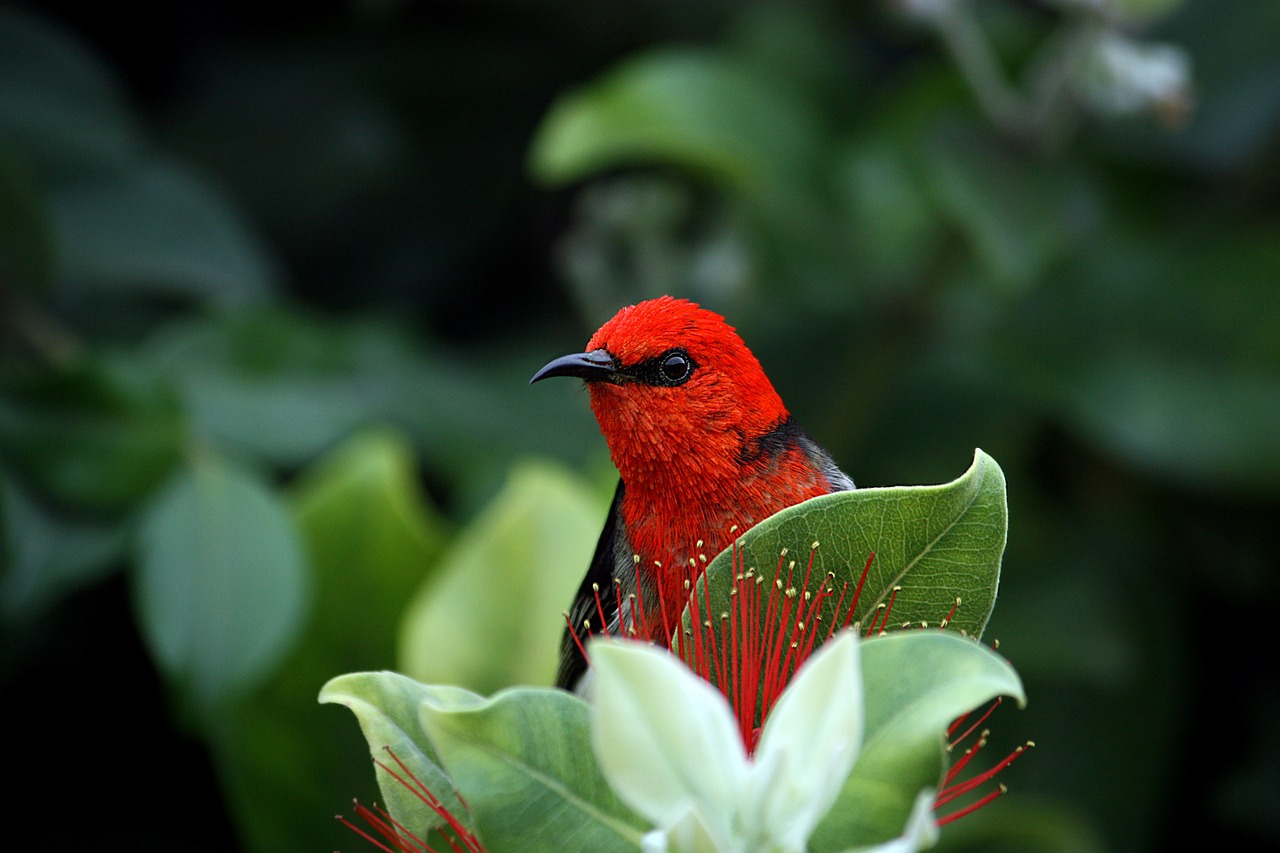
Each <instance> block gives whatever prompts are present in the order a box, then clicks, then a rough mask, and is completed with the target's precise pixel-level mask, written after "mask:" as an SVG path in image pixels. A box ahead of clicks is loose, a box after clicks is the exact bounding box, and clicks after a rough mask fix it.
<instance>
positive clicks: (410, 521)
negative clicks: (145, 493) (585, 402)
mask: <svg viewBox="0 0 1280 853" xmlns="http://www.w3.org/2000/svg"><path fill="white" fill-rule="evenodd" d="M293 508H294V515H295V517H296V519H297V523H298V525H299V527H300V528H301V531H302V536H303V540H304V543H305V545H306V547H307V551H308V552H309V553H310V557H311V561H310V562H311V566H312V572H313V574H312V588H313V596H312V606H311V608H310V611H309V614H308V616H309V618H308V621H307V623H306V626H305V628H304V629H303V630H302V631H301V634H300V637H299V639H298V642H297V643H296V645H295V646H294V649H293V651H292V652H291V653H290V654H289V655H288V656H287V657H286V658H285V659H284V661H283V662H282V664H281V665H280V666H279V667H278V668H277V671H276V673H275V675H274V676H273V677H272V678H271V679H269V680H268V681H266V682H265V683H263V684H262V685H261V686H260V687H259V689H257V690H256V691H254V692H253V693H252V694H251V695H250V696H249V697H247V699H246V701H245V702H244V703H243V704H242V705H240V706H239V707H238V708H237V709H236V711H235V713H234V714H229V715H227V716H225V717H223V718H222V719H220V720H219V721H218V725H217V726H216V728H215V729H214V730H213V731H211V733H210V734H211V737H212V739H213V740H214V741H215V742H216V743H217V744H218V750H217V754H218V756H219V759H220V760H219V770H220V772H221V774H222V776H223V779H224V789H225V790H226V792H227V796H228V799H229V801H230V805H231V807H232V811H233V813H234V815H235V818H236V820H237V823H238V824H239V826H240V829H241V832H242V835H243V836H244V837H245V838H246V839H248V840H247V842H246V843H247V844H248V846H250V847H251V848H252V849H254V850H258V851H264V853H265V851H269V850H270V851H274V850H284V849H291V848H292V849H304V848H305V849H331V848H333V847H334V845H335V844H336V843H337V841H336V840H335V839H340V838H343V837H344V836H345V833H346V830H345V829H342V828H341V827H338V826H336V825H335V824H332V823H330V822H328V821H325V820H320V821H317V820H316V819H315V816H316V815H329V814H333V813H335V812H343V813H346V812H347V809H348V807H349V805H350V802H351V800H352V798H353V797H355V798H360V799H361V800H362V801H364V802H365V803H369V802H371V801H372V800H373V794H372V790H373V789H372V785H371V784H370V780H372V779H373V775H372V774H371V773H370V772H369V770H370V767H369V760H368V754H369V750H367V749H366V747H365V743H364V741H363V740H362V739H361V738H360V736H359V734H358V733H357V732H356V731H355V730H354V729H353V728H352V726H351V724H350V720H349V719H347V718H346V717H345V716H344V715H342V714H337V713H332V712H329V711H328V709H320V708H317V707H316V705H315V696H316V690H317V688H318V687H319V685H321V684H323V683H324V682H325V681H326V680H327V679H329V678H331V677H332V676H333V675H334V674H335V673H340V672H356V671H363V670H372V669H377V668H389V667H391V666H392V664H393V662H394V659H395V634H396V626H397V624H398V623H399V619H400V613H401V611H402V610H403V608H404V603H405V601H406V600H407V599H408V598H409V596H410V595H411V594H412V592H413V590H414V589H415V588H417V586H418V585H419V584H420V583H421V582H422V577H423V575H424V574H426V573H427V572H430V571H431V570H432V568H433V566H434V565H435V562H436V557H437V555H438V554H439V552H440V548H441V545H442V540H443V536H444V533H443V531H442V526H443V525H442V523H441V521H440V520H439V518H438V516H437V513H436V511H435V509H434V507H432V506H431V505H430V504H429V503H428V501H427V499H426V497H425V496H424V495H423V494H422V490H421V486H420V484H419V482H418V463H417V460H416V458H415V457H414V454H413V453H412V451H411V450H410V449H409V447H408V446H407V443H406V442H405V440H404V439H403V438H402V437H400V436H399V435H397V434H395V433H391V432H388V431H382V430H376V431H368V432H364V433H360V434H358V435H356V436H353V437H352V438H351V439H349V440H348V441H347V442H345V443H344V444H342V445H340V446H339V447H338V448H336V449H335V450H333V451H332V452H331V453H330V454H329V455H327V456H326V457H324V458H323V459H322V460H320V461H319V462H318V463H316V464H315V465H314V466H312V467H311V468H310V469H308V470H307V471H305V472H304V473H303V474H302V475H301V477H300V478H299V482H298V484H297V486H296V487H295V489H294V501H293ZM388 678H392V677H388ZM369 689H373V688H369ZM380 689H383V690H385V691H390V690H391V687H390V686H388V685H383V686H382V688H380ZM351 692H352V693H353V694H355V693H357V692H358V691H356V690H355V688H351ZM360 695H363V694H360ZM366 698H367V697H366ZM353 701H354V700H353ZM368 701H369V702H373V701H374V700H373V699H368ZM352 709H353V710H357V709H356V708H355V707H354V706H353V708H352ZM415 713H416V712H415ZM357 715H358V716H359V715H360V711H358V710H357ZM366 725H367V723H366ZM417 728H418V723H417V719H416V716H415V717H414V718H413V725H412V727H411V728H409V729H407V731H416V730H417ZM370 740H371V741H372V740H373V738H370ZM383 742H385V743H388V744H390V745H392V746H393V748H395V749H396V754H397V755H400V756H401V757H402V758H407V754H404V753H402V752H401V747H400V746H398V745H397V744H396V743H395V742H394V741H393V740H391V739H387V740H386V741H383ZM316 744H324V748H323V749H317V748H316ZM380 747H381V743H377V744H373V745H372V747H371V749H372V750H373V751H374V752H375V757H376V758H378V759H379V760H383V761H386V760H387V757H386V755H385V754H383V753H382V751H381V748H380ZM421 778H424V779H425V778H426V777H425V776H423V777H421ZM380 800H381V801H384V802H392V800H391V799H390V794H389V793H387V792H384V793H383V795H382V797H381V798H380Z"/></svg>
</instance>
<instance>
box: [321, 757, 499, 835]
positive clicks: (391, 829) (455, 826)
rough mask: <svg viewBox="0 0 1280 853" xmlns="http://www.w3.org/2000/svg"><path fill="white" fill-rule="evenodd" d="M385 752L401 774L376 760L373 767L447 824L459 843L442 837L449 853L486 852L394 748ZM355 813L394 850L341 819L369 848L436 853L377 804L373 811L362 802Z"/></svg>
mask: <svg viewBox="0 0 1280 853" xmlns="http://www.w3.org/2000/svg"><path fill="white" fill-rule="evenodd" d="M383 749H385V750H386V751H387V754H388V755H390V756H391V759H392V760H393V761H394V762H395V763H396V766H397V767H399V769H400V772H397V771H396V770H393V769H392V768H391V767H389V766H388V765H386V764H384V763H383V762H381V761H379V760H378V759H376V758H375V759H374V760H373V763H374V764H376V765H377V766H378V767H380V768H382V770H383V771H384V772H386V773H387V775H389V776H390V777H391V778H393V779H395V780H396V781H397V782H399V783H400V784H401V785H403V786H404V787H405V788H407V789H408V790H409V791H410V792H411V793H412V794H413V795H414V796H415V797H417V798H418V799H419V800H420V801H421V802H422V803H423V804H424V805H426V806H427V807H428V808H430V809H431V810H432V811H433V812H435V814H436V816H437V817H439V818H440V819H441V820H443V821H444V822H445V824H446V825H447V826H448V827H449V829H450V830H452V832H453V834H454V836H456V839H457V840H455V839H454V838H453V837H450V835H449V834H448V833H444V834H443V835H444V838H445V841H446V842H447V843H448V845H449V847H450V849H451V850H453V853H484V848H483V847H482V846H481V845H480V841H479V839H477V838H476V837H475V836H474V835H473V834H472V833H471V831H470V830H469V829H467V827H466V826H465V825H464V824H463V823H462V821H460V820H458V818H457V817H455V816H454V815H453V813H452V812H450V811H449V810H448V809H447V808H445V806H444V805H443V804H442V803H441V802H440V800H438V799H437V798H436V796H435V795H434V794H432V793H431V791H430V790H428V788H427V786H426V785H424V784H423V783H422V780H420V779H419V778H418V777H417V776H415V775H414V773H413V771H412V770H410V769H409V768H408V766H406V765H405V763H404V762H403V761H401V760H400V756H398V755H396V754H395V751H394V750H392V749H391V747H383ZM401 774H403V775H401ZM406 777H407V778H406ZM459 802H461V799H459ZM463 805H464V806H465V805H466V803H463ZM355 810H356V815H357V816H358V817H359V818H360V819H362V820H364V821H365V822H366V823H368V824H369V826H371V827H372V828H373V829H374V830H375V831H376V832H378V833H379V834H381V835H382V836H383V838H384V839H385V840H386V841H387V842H390V843H391V844H392V845H394V846H392V847H388V846H387V844H386V843H384V842H383V841H380V840H379V839H377V838H374V837H373V836H371V835H370V834H369V833H368V832H366V831H365V830H364V829H362V828H361V827H359V826H356V825H355V824H353V823H352V822H351V821H349V820H347V819H346V818H345V817H343V816H342V815H338V816H337V819H338V820H339V821H340V822H341V823H342V824H343V825H345V826H346V827H347V828H349V829H350V830H351V831H352V832H354V833H356V834H357V835H359V836H360V837H361V838H363V839H365V840H366V841H368V842H369V843H370V844H373V845H374V846H375V847H377V848H378V849H379V850H382V851H384V853H436V851H435V848H433V847H431V846H430V845H428V844H427V843H426V842H425V841H423V840H422V839H421V838H419V837H418V836H417V835H414V834H413V833H412V832H410V831H409V829H408V828H407V827H405V826H404V824H402V823H400V822H399V821H397V820H396V819H395V818H393V817H392V816H391V814H390V813H389V812H388V811H387V810H386V809H383V808H381V807H379V806H377V805H376V804H375V806H374V808H373V809H370V808H368V807H366V806H363V805H361V804H360V803H359V802H356V803H355Z"/></svg>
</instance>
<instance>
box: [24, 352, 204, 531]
mask: <svg viewBox="0 0 1280 853" xmlns="http://www.w3.org/2000/svg"><path fill="white" fill-rule="evenodd" d="M184 438H185V422H184V420H183V416H182V412H181V410H180V409H179V406H178V402H177V400H176V399H174V396H173V394H172V393H171V391H170V390H169V388H167V387H166V386H164V385H163V384H161V383H160V382H158V381H156V379H155V378H154V377H153V376H152V375H150V374H149V373H148V372H146V371H142V370H137V369H134V368H132V367H130V366H128V365H126V364H125V363H123V362H120V361H115V360H111V361H108V360H98V361H83V362H80V363H78V364H75V365H72V366H70V367H65V368H50V369H49V370H47V371H44V372H41V373H22V374H17V375H11V376H10V377H8V379H7V381H4V382H3V383H0V448H3V450H4V451H5V456H6V457H7V459H8V461H9V462H10V464H12V466H13V468H14V470H15V471H17V472H18V473H20V474H21V475H22V476H23V477H24V478H25V479H26V480H28V481H29V482H30V483H31V484H32V485H33V486H34V487H35V488H36V490H37V491H39V492H41V493H44V494H47V495H48V496H49V497H51V498H52V499H54V500H56V501H59V502H62V503H65V504H67V505H69V506H71V507H74V508H77V509H90V510H103V511H120V510H124V509H127V508H128V507H129V506H130V505H131V504H132V503H133V502H135V501H137V500H138V499H140V498H142V497H143V496H144V495H146V494H147V493H148V492H149V491H150V490H151V489H152V488H154V487H155V486H156V485H157V484H158V483H159V482H160V481H161V480H162V479H163V478H164V477H165V476H166V475H167V474H168V472H169V471H170V470H171V468H172V467H173V465H174V464H175V463H176V462H177V459H178V453H179V450H180V446H181V442H182V441H183V439H184Z"/></svg>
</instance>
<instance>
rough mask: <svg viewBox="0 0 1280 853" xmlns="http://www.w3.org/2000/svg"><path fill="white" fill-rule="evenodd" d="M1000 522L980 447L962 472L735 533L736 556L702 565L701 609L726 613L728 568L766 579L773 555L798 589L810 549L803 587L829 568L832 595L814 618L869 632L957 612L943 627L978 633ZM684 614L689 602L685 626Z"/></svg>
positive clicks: (997, 488) (770, 578) (1000, 499)
mask: <svg viewBox="0 0 1280 853" xmlns="http://www.w3.org/2000/svg"><path fill="white" fill-rule="evenodd" d="M1007 524H1008V510H1007V506H1006V502H1005V483H1004V473H1003V472H1002V471H1001V470H1000V466H999V465H997V464H996V462H995V460H994V459H992V458H991V457H990V456H987V455H986V454H985V453H983V452H982V451H981V450H978V451H977V452H976V453H975V454H974V459H973V464H972V465H971V466H970V468H969V470H968V471H966V472H965V473H964V474H963V475H962V476H961V477H959V478H958V479H956V480H954V481H952V482H950V483H947V484H944V485H940V486H896V487H890V488H875V489H857V490H855V491H850V492H839V493H836V494H832V495H823V496H822V497H818V498H813V499H812V500H808V501H805V502H804V503H802V504H798V505H796V506H793V507H790V508H788V509H785V510H783V511H782V512H779V513H777V514H775V515H773V516H771V517H770V518H768V519H766V520H765V521H762V522H761V523H759V524H757V525H756V526H755V527H753V528H751V530H749V531H747V533H746V534H744V535H743V536H741V537H739V539H738V545H737V551H738V553H737V554H736V555H735V553H734V551H733V550H726V551H724V552H722V553H720V554H719V555H718V556H717V557H716V558H715V559H714V560H713V561H712V562H711V564H710V566H708V567H707V570H706V573H705V575H704V578H703V580H702V581H701V582H700V583H699V586H698V593H697V595H698V601H699V607H700V612H701V614H702V615H704V616H705V614H708V613H710V614H720V613H727V612H729V611H730V610H731V609H732V604H733V600H732V596H733V595H736V593H734V592H733V589H734V586H735V575H736V574H738V573H741V572H742V570H743V569H746V570H748V571H752V572H754V573H755V576H756V577H763V579H764V581H765V582H766V583H772V582H774V572H775V567H776V566H777V565H778V564H779V561H780V560H781V563H782V576H781V577H780V578H779V581H780V583H781V587H780V589H781V590H782V591H784V592H785V590H786V589H788V588H794V589H797V590H800V587H801V584H802V582H803V581H804V578H805V574H806V572H807V571H808V568H807V561H808V559H809V557H810V554H811V552H812V559H813V567H812V575H811V578H812V579H811V581H810V583H809V587H808V590H807V591H808V592H809V593H811V594H816V593H817V591H818V588H819V585H820V584H822V583H823V582H824V580H823V579H824V578H825V577H826V576H827V575H828V573H831V574H832V575H833V576H834V577H833V578H831V579H830V580H827V581H825V583H826V588H827V589H828V590H831V591H832V592H833V594H831V595H829V596H828V597H827V598H826V599H825V601H824V602H823V604H822V610H821V613H822V622H821V623H820V624H821V625H826V626H830V625H832V623H833V622H836V623H837V625H838V624H844V623H845V622H846V621H847V622H850V623H853V622H857V623H861V625H862V627H863V628H864V629H867V630H870V629H871V622H872V620H873V619H877V620H878V622H877V626H876V630H879V629H880V627H881V626H884V627H886V628H895V627H899V626H901V625H903V624H905V623H911V624H913V625H920V624H930V625H937V624H939V623H940V622H941V621H942V620H943V619H944V618H945V617H946V616H947V615H948V614H949V613H951V611H952V610H953V609H954V610H955V614H954V615H953V616H952V617H951V619H950V621H949V623H948V625H949V627H950V628H952V629H954V630H957V631H964V632H967V633H969V634H972V635H973V636H981V635H982V631H983V628H985V627H986V624H987V619H988V617H989V616H990V615H991V609H992V607H993V606H994V605H995V598H996V588H997V586H998V585H999V581H1000V561H1001V558H1002V556H1003V554H1004V546H1005V537H1006V529H1007ZM815 543H816V547H815ZM872 555H874V557H873V558H872V559H871V566H870V569H869V570H868V572H867V576H866V580H865V582H863V587H862V591H861V595H860V596H859V597H858V599H857V606H856V608H854V609H853V612H852V614H851V615H850V613H849V609H850V604H851V602H852V601H853V597H854V592H855V590H856V589H857V586H858V584H859V581H860V578H861V575H862V572H863V569H864V567H865V566H866V563H867V560H868V558H871V557H872ZM735 557H736V559H737V560H739V562H737V563H735ZM741 583H742V581H741V580H738V581H736V584H738V585H740V584H741ZM846 584H847V587H846V586H845V585H846ZM842 590H843V591H844V594H843V595H842ZM800 591H801V592H803V590H800ZM766 596H767V593H766ZM842 599H843V600H842ZM956 599H960V604H959V606H957V605H956ZM890 600H892V607H891V608H890V607H889V602H890ZM708 601H709V602H710V604H709V606H708V604H707V603H706V602H708ZM882 605H883V606H884V608H885V609H887V610H888V614H889V615H888V618H887V619H886V617H885V616H884V615H882V614H883V611H879V608H880V607H881V606H882ZM837 606H839V607H840V612H839V614H837V613H836V608H837ZM690 612H691V611H690V610H689V609H688V608H686V610H685V623H686V625H687V624H688V623H689V619H690ZM878 612H879V614H880V615H878ZM837 620H838V621H837ZM811 627H812V626H811ZM766 630H769V628H768V627H767V628H766Z"/></svg>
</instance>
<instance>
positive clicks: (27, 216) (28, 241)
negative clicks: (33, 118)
mask: <svg viewBox="0 0 1280 853" xmlns="http://www.w3.org/2000/svg"><path fill="white" fill-rule="evenodd" d="M53 266H54V261H53V239H52V235H51V234H50V229H49V217H48V214H47V212H46V210H45V205H44V198H43V197H42V196H41V194H40V189H39V187H38V186H37V185H36V180H35V176H34V175H33V174H32V173H31V170H30V169H29V168H28V167H27V163H26V162H25V161H24V159H23V157H22V156H21V155H20V153H19V152H18V151H17V150H16V149H15V148H14V146H12V145H10V144H8V142H7V140H0V277H3V278H4V279H5V280H6V281H9V282H12V283H13V284H14V285H15V286H16V287H17V288H19V289H21V290H27V291H33V290H43V289H44V288H45V287H46V286H47V285H48V284H49V282H50V281H52V279H53Z"/></svg>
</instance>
